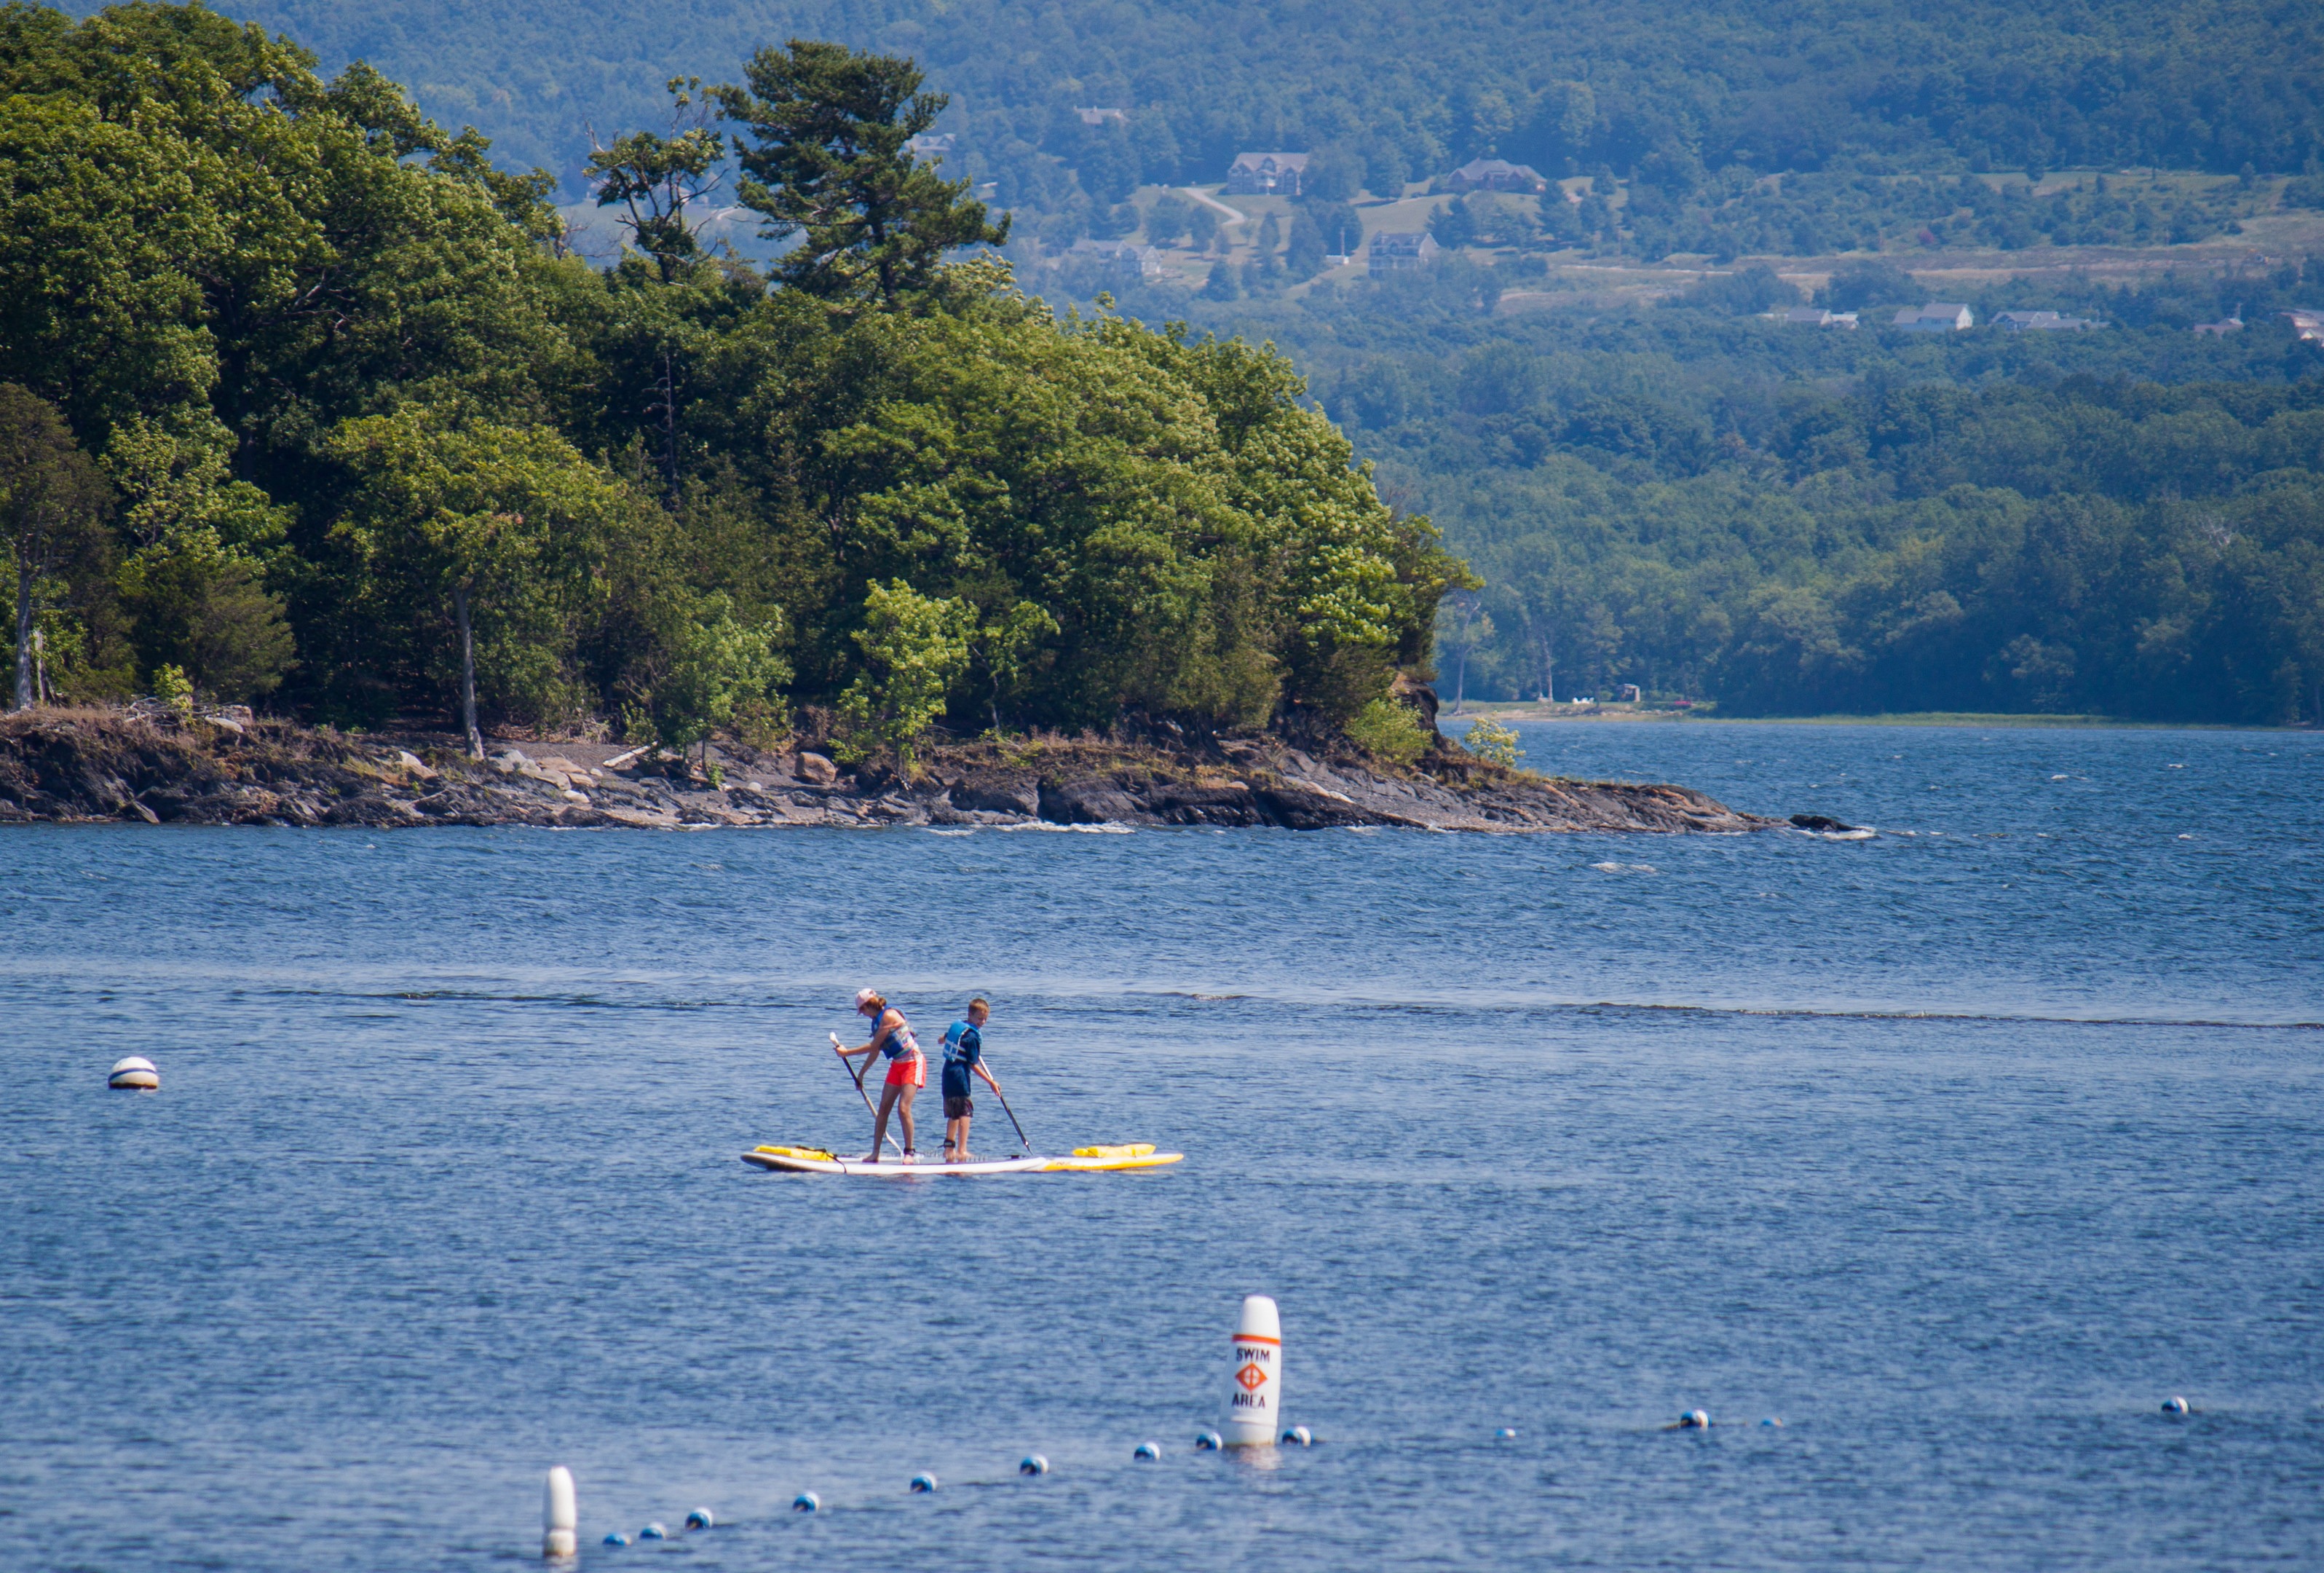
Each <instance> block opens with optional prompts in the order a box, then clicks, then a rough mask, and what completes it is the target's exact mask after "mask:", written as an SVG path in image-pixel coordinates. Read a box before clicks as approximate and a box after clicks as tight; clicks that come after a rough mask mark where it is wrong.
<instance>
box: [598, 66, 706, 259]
mask: <svg viewBox="0 0 2324 1573" xmlns="http://www.w3.org/2000/svg"><path fill="white" fill-rule="evenodd" d="M667 91H668V92H669V98H670V111H669V135H668V136H660V135H657V134H654V133H653V132H650V131H632V132H631V133H629V134H627V135H624V136H617V137H615V138H614V139H613V145H612V146H611V147H602V146H598V145H597V143H596V139H595V136H594V135H593V136H592V137H591V138H590V144H591V146H590V153H589V162H588V164H587V165H586V168H585V170H584V171H583V178H584V179H585V180H587V181H588V182H589V185H590V187H591V189H592V190H595V192H596V195H597V206H598V207H600V208H611V207H613V206H614V205H615V204H616V203H618V204H620V205H621V207H622V211H623V213H624V214H625V215H626V217H623V218H622V227H623V228H625V229H627V230H628V231H629V232H630V235H631V237H632V239H633V240H634V241H635V242H636V244H637V248H638V249H639V250H640V251H641V252H643V253H644V254H646V255H648V256H650V257H651V258H652V259H653V262H654V265H655V267H656V268H658V269H659V271H660V273H661V281H662V282H663V283H665V284H666V283H669V282H670V281H671V280H672V279H674V278H676V277H677V276H678V273H679V272H680V271H681V270H683V269H684V268H686V267H687V265H688V264H691V263H692V262H693V261H694V260H695V259H696V257H698V256H700V255H701V254H702V243H701V241H700V240H699V239H698V238H697V237H696V235H695V229H694V225H693V223H692V222H691V221H690V220H688V219H687V216H686V214H687V208H691V207H693V206H694V205H695V204H696V203H697V202H699V201H701V200H702V199H704V198H705V197H706V196H708V195H709V194H710V192H711V191H712V190H714V189H715V187H716V186H717V184H718V176H717V174H716V173H715V171H716V170H717V167H718V165H719V164H721V163H722V162H724V161H725V157H726V139H725V137H724V135H723V134H720V133H718V132H715V131H713V130H711V129H710V124H709V123H710V100H709V99H708V98H706V97H702V96H701V94H702V79H701V78H699V77H672V78H671V79H669V85H668V88H667Z"/></svg>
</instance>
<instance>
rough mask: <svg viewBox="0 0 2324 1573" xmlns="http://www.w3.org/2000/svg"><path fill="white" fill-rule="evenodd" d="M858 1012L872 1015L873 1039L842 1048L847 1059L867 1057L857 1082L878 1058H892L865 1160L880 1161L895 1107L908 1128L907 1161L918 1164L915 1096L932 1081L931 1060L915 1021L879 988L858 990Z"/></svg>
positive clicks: (898, 1119)
mask: <svg viewBox="0 0 2324 1573" xmlns="http://www.w3.org/2000/svg"><path fill="white" fill-rule="evenodd" d="M855 1013H856V1014H857V1015H859V1016H869V1017H871V1041H870V1042H869V1043H862V1044H859V1045H857V1046H856V1047H855V1048H853V1049H842V1050H840V1051H839V1058H840V1059H841V1060H842V1061H843V1062H844V1061H846V1060H849V1059H853V1058H854V1057H855V1056H856V1055H858V1054H861V1055H862V1056H863V1057H864V1058H863V1069H861V1070H859V1071H857V1072H856V1073H855V1085H856V1086H857V1087H862V1085H863V1078H864V1077H866V1076H867V1075H869V1074H871V1067H872V1065H873V1063H874V1062H875V1061H877V1060H878V1059H883V1058H884V1059H886V1060H887V1061H888V1081H887V1085H886V1086H884V1087H881V1089H880V1112H879V1114H878V1115H877V1116H876V1117H875V1118H874V1119H873V1120H872V1122H871V1153H870V1154H869V1155H868V1156H867V1157H865V1159H864V1160H863V1161H864V1162H866V1163H877V1162H879V1161H880V1149H881V1146H882V1145H883V1144H885V1143H886V1142H887V1140H888V1111H889V1110H890V1109H893V1110H895V1112H896V1122H897V1124H900V1125H902V1126H903V1127H904V1161H905V1162H907V1163H918V1161H920V1155H919V1153H918V1152H916V1151H914V1149H913V1147H912V1095H913V1094H914V1093H916V1092H918V1090H919V1089H920V1088H922V1087H926V1086H927V1084H928V1072H927V1061H926V1060H925V1059H922V1058H921V1056H920V1044H919V1040H918V1039H917V1038H914V1037H913V1036H912V1024H911V1023H910V1022H908V1021H906V1020H904V1013H903V1012H901V1011H899V1010H898V1009H896V1008H895V1007H894V1006H893V1005H891V1004H889V1003H888V1002H887V1001H886V1000H885V999H883V998H881V995H880V993H879V991H878V990H876V989H869V988H863V989H858V990H856V991H855Z"/></svg>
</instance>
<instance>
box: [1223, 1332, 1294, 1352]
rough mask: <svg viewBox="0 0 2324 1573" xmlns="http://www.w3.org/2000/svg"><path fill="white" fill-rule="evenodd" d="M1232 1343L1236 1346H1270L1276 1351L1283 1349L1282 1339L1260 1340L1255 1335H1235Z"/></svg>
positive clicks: (1260, 1338)
mask: <svg viewBox="0 0 2324 1573" xmlns="http://www.w3.org/2000/svg"><path fill="white" fill-rule="evenodd" d="M1234 1341H1235V1342H1236V1343H1238V1344H1272V1345H1274V1346H1276V1347H1277V1348H1278V1349H1280V1348H1281V1347H1283V1340H1282V1339H1280V1338H1262V1337H1259V1335H1258V1334H1257V1333H1237V1334H1236V1335H1235V1336H1234Z"/></svg>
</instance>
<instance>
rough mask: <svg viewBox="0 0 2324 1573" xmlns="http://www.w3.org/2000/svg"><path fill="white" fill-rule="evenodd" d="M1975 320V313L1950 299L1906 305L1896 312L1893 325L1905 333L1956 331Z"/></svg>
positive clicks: (1969, 325) (1973, 323)
mask: <svg viewBox="0 0 2324 1573" xmlns="http://www.w3.org/2000/svg"><path fill="white" fill-rule="evenodd" d="M1976 322H1977V316H1976V313H1974V312H1972V311H1971V310H1969V308H1968V307H1966V306H1963V305H1960V304H1959V303H1957V302H1955V301H1930V302H1929V303H1928V304H1927V305H1925V306H1907V307H1905V308H1904V310H1901V311H1899V312H1897V313H1896V321H1895V326H1896V327H1898V328H1903V329H1904V331H1905V332H1907V333H1958V332H1960V330H1961V329H1962V328H1969V327H1973V326H1975V325H1976Z"/></svg>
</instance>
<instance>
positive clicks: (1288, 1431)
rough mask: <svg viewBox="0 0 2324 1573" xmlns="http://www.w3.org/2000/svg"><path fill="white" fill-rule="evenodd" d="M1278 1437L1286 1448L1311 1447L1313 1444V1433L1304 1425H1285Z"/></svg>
mask: <svg viewBox="0 0 2324 1573" xmlns="http://www.w3.org/2000/svg"><path fill="white" fill-rule="evenodd" d="M1280 1440H1281V1441H1282V1443H1283V1445H1284V1446H1285V1447H1286V1448H1312V1447H1314V1445H1315V1434H1314V1432H1313V1431H1310V1430H1308V1429H1307V1428H1306V1427H1305V1426H1286V1427H1285V1428H1284V1430H1283V1435H1282V1437H1281V1438H1280Z"/></svg>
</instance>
